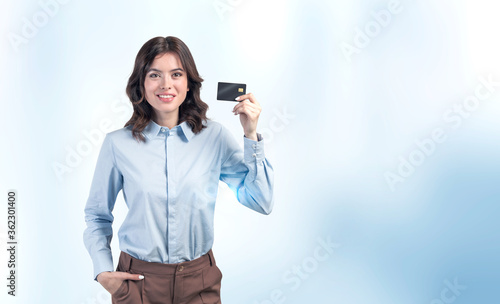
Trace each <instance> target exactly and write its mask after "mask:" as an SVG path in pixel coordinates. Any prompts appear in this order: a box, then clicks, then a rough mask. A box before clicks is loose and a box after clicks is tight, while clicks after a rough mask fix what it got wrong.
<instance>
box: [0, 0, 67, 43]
mask: <svg viewBox="0 0 500 304" xmlns="http://www.w3.org/2000/svg"><path fill="white" fill-rule="evenodd" d="M68 2H69V0H39V1H38V5H39V6H40V9H39V10H38V11H36V12H35V13H33V15H32V16H31V18H26V17H24V18H23V19H22V21H23V25H22V26H21V29H20V30H19V32H17V33H15V32H9V33H8V34H7V38H8V39H9V42H10V45H11V46H12V48H13V49H14V50H15V51H18V50H19V47H20V46H21V45H23V44H28V42H29V40H30V39H33V38H34V37H35V36H36V35H37V34H38V32H39V31H40V30H41V29H42V28H43V27H45V26H46V25H47V24H48V23H49V21H50V20H51V19H52V18H54V16H56V15H57V13H58V12H59V10H60V9H61V5H65V4H67V3H68Z"/></svg>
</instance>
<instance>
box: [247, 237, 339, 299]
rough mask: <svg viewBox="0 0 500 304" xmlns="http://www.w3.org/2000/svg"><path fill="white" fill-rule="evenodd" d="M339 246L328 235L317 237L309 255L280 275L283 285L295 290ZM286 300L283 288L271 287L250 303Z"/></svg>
mask: <svg viewBox="0 0 500 304" xmlns="http://www.w3.org/2000/svg"><path fill="white" fill-rule="evenodd" d="M339 247H341V245H340V244H337V243H333V242H332V240H331V239H330V237H327V238H321V237H318V239H317V246H316V247H315V248H314V250H313V252H312V254H311V255H309V256H307V257H305V258H303V259H302V261H301V262H300V263H298V264H295V265H293V266H292V267H291V268H290V269H288V270H287V271H285V272H284V273H283V275H282V276H281V280H282V283H283V285H285V286H287V289H288V290H290V291H292V292H293V291H296V290H297V289H299V287H300V286H301V285H302V283H303V282H304V281H306V280H308V279H309V278H310V277H311V275H313V274H314V273H315V272H316V271H317V270H318V268H319V267H321V265H322V263H324V262H326V261H327V260H329V259H330V258H331V257H332V256H333V254H334V253H335V249H337V248H339ZM286 300H287V297H286V292H285V291H284V290H283V288H276V289H273V290H272V291H271V292H270V294H269V296H268V297H267V298H266V299H264V300H259V301H258V300H255V301H253V302H252V304H282V303H285V302H286Z"/></svg>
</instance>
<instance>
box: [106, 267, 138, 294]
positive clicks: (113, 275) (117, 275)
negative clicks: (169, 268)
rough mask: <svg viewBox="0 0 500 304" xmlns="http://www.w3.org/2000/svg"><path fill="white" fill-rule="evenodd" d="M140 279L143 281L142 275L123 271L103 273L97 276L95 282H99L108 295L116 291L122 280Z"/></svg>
mask: <svg viewBox="0 0 500 304" xmlns="http://www.w3.org/2000/svg"><path fill="white" fill-rule="evenodd" d="M142 279H144V276H143V275H140V274H132V273H128V272H123V271H105V272H101V273H100V274H99V275H97V282H99V283H100V284H101V285H102V287H104V288H105V289H106V290H107V291H108V292H109V293H110V294H113V293H114V292H115V291H117V290H118V288H119V287H120V285H121V284H122V283H123V281H124V280H142Z"/></svg>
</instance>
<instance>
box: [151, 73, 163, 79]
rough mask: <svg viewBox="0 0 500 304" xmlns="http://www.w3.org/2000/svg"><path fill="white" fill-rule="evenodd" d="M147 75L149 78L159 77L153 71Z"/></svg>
mask: <svg viewBox="0 0 500 304" xmlns="http://www.w3.org/2000/svg"><path fill="white" fill-rule="evenodd" d="M149 77H151V78H156V77H160V75H158V74H156V73H153V74H150V75H149Z"/></svg>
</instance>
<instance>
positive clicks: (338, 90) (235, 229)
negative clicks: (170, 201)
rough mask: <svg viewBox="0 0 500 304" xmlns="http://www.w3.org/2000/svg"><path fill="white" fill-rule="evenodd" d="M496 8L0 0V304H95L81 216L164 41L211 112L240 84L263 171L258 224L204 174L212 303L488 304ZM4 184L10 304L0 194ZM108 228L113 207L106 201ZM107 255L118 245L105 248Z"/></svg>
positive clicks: (498, 175)
mask: <svg viewBox="0 0 500 304" xmlns="http://www.w3.org/2000/svg"><path fill="white" fill-rule="evenodd" d="M499 8H500V5H498V4H496V2H494V1H486V0H475V1H472V0H464V1H451V0H448V1H430V0H422V1H411V0H401V1H396V0H383V1H378V0H377V1H366V0H358V1H318V0H311V1H299V0H293V1H284V0H276V1H263V0H254V1H250V0H206V1H205V0H203V1H76V0H64V1H63V0H41V1H3V2H2V4H1V9H0V24H1V28H0V30H1V37H2V42H1V44H0V52H1V53H0V67H1V71H2V72H1V74H0V77H1V78H0V92H1V93H2V98H1V104H2V114H3V115H2V119H1V120H0V121H1V122H0V123H1V130H2V137H3V140H2V150H1V158H0V159H1V160H0V161H1V176H0V181H1V183H0V184H1V187H2V188H1V191H2V194H1V197H2V202H3V203H2V204H1V205H0V206H1V207H0V241H1V244H0V249H1V248H3V249H1V250H0V274H1V276H0V279H1V282H2V284H1V285H2V286H4V287H2V288H1V289H0V290H2V291H1V293H0V302H1V303H30V304H31V303H76V304H91V303H110V296H109V294H108V293H107V292H106V291H105V290H104V289H103V288H102V287H101V286H100V285H99V284H98V283H96V282H95V281H93V278H92V277H93V272H92V263H91V259H90V257H89V255H88V253H87V251H86V249H85V247H84V245H83V238H82V235H83V230H84V228H85V222H84V213H83V209H84V206H85V203H86V199H87V197H88V193H89V190H90V183H91V179H92V175H93V172H94V169H95V163H96V160H97V155H98V152H99V149H100V147H101V143H102V139H103V136H104V134H105V133H107V132H110V131H112V130H116V129H118V128H121V127H123V125H124V123H125V122H126V121H127V120H128V119H129V118H130V115H131V113H132V112H131V106H130V102H129V101H128V100H127V97H126V95H125V86H126V82H127V79H128V77H129V75H130V73H131V71H132V67H133V62H134V59H135V56H136V54H137V52H138V50H139V48H140V47H141V46H142V45H143V44H144V42H146V41H147V40H149V39H150V38H152V37H156V36H169V35H171V36H177V37H179V38H181V39H182V40H183V41H184V42H185V43H186V44H187V45H188V46H189V48H190V50H191V52H192V54H193V56H194V58H195V61H196V63H197V67H198V70H199V72H200V74H201V76H202V77H203V78H204V79H205V81H204V83H203V88H202V99H203V100H204V101H205V102H207V103H208V104H209V106H210V109H209V112H208V115H209V117H210V118H212V119H214V120H216V121H219V122H221V123H223V124H224V125H226V126H228V127H229V128H230V129H231V130H232V131H233V132H234V136H235V137H236V138H240V139H241V144H243V139H242V136H243V129H242V127H241V125H240V122H239V118H238V117H237V116H234V115H233V114H232V113H231V109H232V107H233V106H234V103H231V102H221V101H217V100H216V98H215V97H216V85H217V82H218V81H228V82H243V83H247V85H248V87H247V89H248V91H249V92H253V93H254V94H255V96H256V97H257V99H258V101H259V103H260V104H261V106H262V109H263V110H262V113H261V116H260V119H259V125H258V130H257V131H258V132H260V133H262V134H263V135H264V138H265V151H266V156H267V157H268V159H269V161H270V162H271V164H272V165H273V167H274V169H275V173H276V175H275V207H274V210H273V212H272V213H271V214H270V215H268V216H263V215H261V214H258V213H256V212H254V211H251V210H250V209H248V208H245V207H243V206H241V205H240V204H238V202H237V201H236V199H235V198H234V196H233V195H232V193H231V192H230V191H229V190H228V189H227V187H225V185H221V186H220V187H219V197H218V201H217V207H216V219H215V221H216V227H215V244H214V248H213V249H214V254H215V256H216V259H217V262H218V264H219V267H220V268H221V270H222V272H223V274H224V278H223V282H222V301H223V303H226V304H227V303H248V304H271V303H274V304H277V303H347V304H353V303H398V304H400V303H433V304H439V303H474V304H475V303H497V302H498V301H499V300H500V295H499V294H498V292H497V290H498V288H497V285H498V282H499V279H500V277H499V276H500V275H499V273H500V272H499V271H500V263H498V256H499V254H500V246H499V245H498V240H499V228H500V225H499V224H498V220H497V219H498V217H499V215H500V207H499V202H500V201H499V198H498V197H499V194H500V190H499V189H500V187H499V182H500V160H499V157H498V155H500V119H499V117H500V116H499V114H500V94H499V91H500V56H499V55H498V54H500V43H499V40H498V37H499V36H498V29H499V28H500V18H498V17H499V14H498V12H499ZM10 189H15V190H16V191H17V205H16V206H17V221H16V227H17V231H16V233H17V234H16V239H17V241H18V243H17V245H16V246H17V247H16V251H17V256H16V266H17V269H16V284H17V288H16V296H15V297H14V296H10V295H8V293H7V292H8V291H9V290H10V289H8V287H7V285H8V284H9V280H8V277H9V275H8V271H9V268H8V261H9V259H10V254H9V253H8V251H7V250H6V249H7V248H9V245H8V244H7V236H8V231H7V230H8V228H7V208H8V204H7V203H8V201H7V195H8V190H10ZM114 213H115V223H114V225H113V227H114V232H115V234H116V231H117V230H118V227H119V225H120V224H121V221H122V220H123V218H124V216H125V213H126V207H125V204H124V201H123V197H122V194H119V196H118V200H117V203H116V209H115V212H114ZM112 248H113V254H114V257H115V265H116V262H117V261H118V254H119V249H118V244H117V237H116V235H115V237H114V239H113V243H112Z"/></svg>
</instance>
